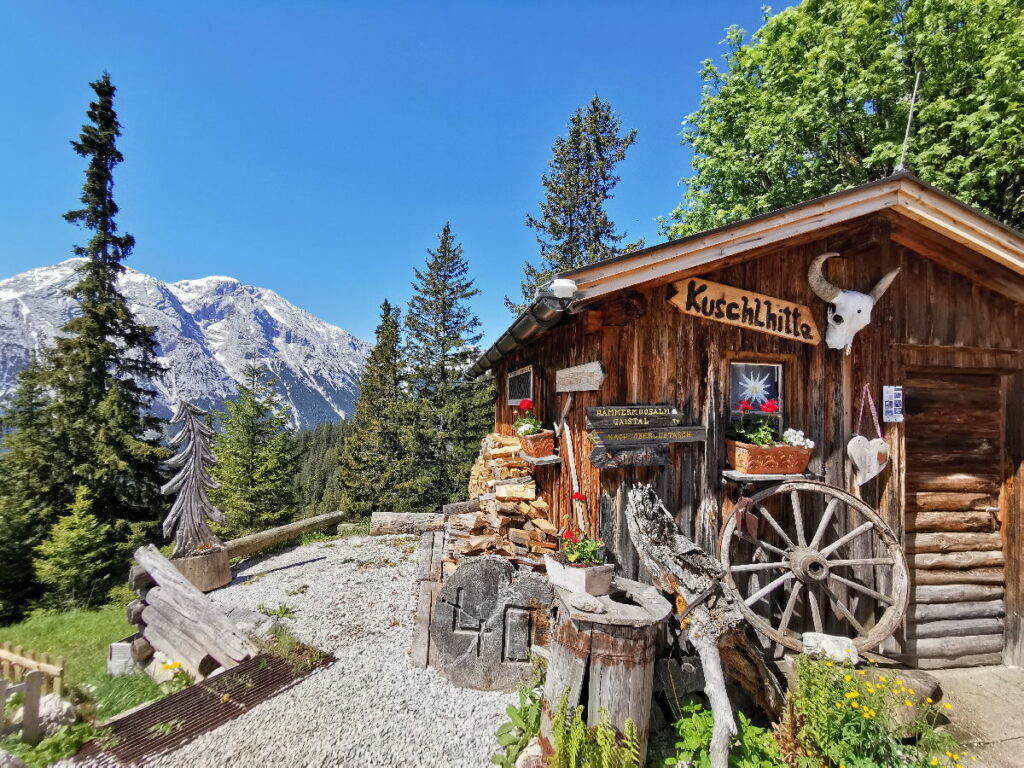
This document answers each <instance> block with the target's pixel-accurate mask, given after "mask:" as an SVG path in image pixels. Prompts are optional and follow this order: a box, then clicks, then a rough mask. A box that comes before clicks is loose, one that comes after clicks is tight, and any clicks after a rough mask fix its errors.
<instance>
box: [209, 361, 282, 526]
mask: <svg viewBox="0 0 1024 768" xmlns="http://www.w3.org/2000/svg"><path fill="white" fill-rule="evenodd" d="M242 377H243V379H244V381H245V383H243V384H239V385H238V396H237V397H236V398H235V399H234V400H229V401H228V402H227V403H226V404H225V406H226V409H227V410H226V412H224V413H222V414H221V422H222V429H221V432H220V433H219V434H218V435H217V437H216V439H215V441H214V453H215V454H216V456H217V463H216V464H215V465H214V466H213V467H211V469H210V474H211V475H212V476H213V478H214V479H215V480H216V481H217V482H218V483H220V488H216V489H211V490H210V494H209V496H210V500H211V501H212V502H213V503H214V504H215V505H216V506H217V507H218V508H219V509H220V510H221V511H222V512H223V513H224V516H225V517H226V518H227V521H226V524H225V530H224V533H225V534H226V535H230V536H236V535H239V534H243V533H253V532H255V531H261V530H264V529H266V528H272V527H274V526H275V525H281V524H283V523H285V522H287V521H288V519H289V518H291V517H292V516H293V515H294V513H295V486H294V483H293V476H294V474H295V467H296V460H297V457H296V453H295V448H294V445H293V440H292V433H291V430H290V429H289V426H288V425H289V422H290V420H291V414H290V409H289V408H288V407H287V406H284V405H282V404H281V398H280V396H279V395H278V394H277V392H276V391H275V386H276V384H277V380H276V379H275V378H273V377H272V376H269V374H268V371H267V369H266V367H265V366H261V365H256V364H254V363H248V364H247V365H246V366H245V367H244V368H243V369H242Z"/></svg>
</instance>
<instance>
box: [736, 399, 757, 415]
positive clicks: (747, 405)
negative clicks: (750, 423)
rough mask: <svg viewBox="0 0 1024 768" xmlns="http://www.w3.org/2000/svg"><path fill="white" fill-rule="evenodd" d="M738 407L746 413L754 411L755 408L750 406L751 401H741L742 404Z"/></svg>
mask: <svg viewBox="0 0 1024 768" xmlns="http://www.w3.org/2000/svg"><path fill="white" fill-rule="evenodd" d="M736 407H737V408H739V409H740V410H741V411H743V412H744V413H746V412H747V411H752V410H754V406H752V405H751V404H750V401H749V400H740V404H739V405H738V406H736Z"/></svg>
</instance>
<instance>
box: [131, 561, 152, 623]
mask: <svg viewBox="0 0 1024 768" xmlns="http://www.w3.org/2000/svg"><path fill="white" fill-rule="evenodd" d="M154 583H155V582H154V581H153V577H152V576H150V575H149V574H148V573H146V569H145V568H143V567H142V566H140V565H133V566H132V567H131V569H130V570H129V571H128V587H129V588H130V589H134V590H135V591H136V592H137V591H138V590H140V589H148V588H149V587H152V586H153V584H154ZM131 623H133V624H134V623H135V622H131Z"/></svg>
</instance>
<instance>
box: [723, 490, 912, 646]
mask: <svg viewBox="0 0 1024 768" xmlns="http://www.w3.org/2000/svg"><path fill="white" fill-rule="evenodd" d="M771 497H778V498H777V501H778V502H781V509H782V512H781V514H780V513H779V512H776V514H775V515H773V514H772V513H771V512H770V511H769V509H768V504H769V503H775V502H769V501H768V500H769V499H770V498H771ZM815 497H817V498H815ZM750 499H751V502H752V504H751V507H750V511H749V513H747V517H748V520H749V522H747V524H745V525H737V515H735V514H734V515H731V516H730V519H729V521H728V522H727V523H726V526H725V529H724V530H723V532H722V547H721V560H722V563H723V565H724V566H725V568H726V571H727V573H728V579H729V583H730V584H731V585H732V586H734V587H737V589H738V591H739V592H740V597H741V598H742V602H741V603H740V609H741V610H742V611H743V614H744V616H746V618H747V620H748V621H749V622H750V623H751V624H753V625H754V627H756V628H757V629H758V631H760V632H761V633H763V634H764V635H766V636H767V637H769V638H771V639H772V640H774V641H775V642H777V643H781V644H782V645H784V646H786V647H787V648H790V649H792V650H794V651H802V650H803V642H802V639H801V633H800V632H798V631H796V630H794V629H792V628H791V623H792V622H793V617H794V614H795V613H796V614H798V615H799V616H802V617H806V616H807V613H808V612H809V613H810V618H811V623H812V624H813V627H814V631H816V632H824V631H825V625H824V621H823V619H822V610H821V606H820V605H819V600H820V599H821V598H822V597H824V598H825V599H827V601H828V603H829V604H830V605H831V607H832V611H833V613H834V615H835V617H836V619H837V620H839V621H841V622H844V623H845V624H846V625H849V628H850V630H851V631H852V632H854V633H856V634H855V636H854V637H853V642H854V645H855V646H856V647H857V650H859V651H867V650H870V649H872V648H876V647H877V646H878V645H880V644H881V643H882V641H883V640H885V639H886V638H887V637H889V636H890V635H892V633H893V632H894V631H895V630H896V628H897V627H898V626H899V623H900V621H902V619H903V614H904V612H905V611H906V608H907V601H908V587H907V583H908V579H907V561H906V557H905V556H904V554H903V550H902V548H901V547H900V543H899V541H898V540H897V538H896V535H895V534H894V533H893V531H892V529H890V528H889V526H887V525H886V524H885V523H884V522H883V521H882V519H881V518H880V517H879V516H878V515H877V514H876V512H875V511H874V510H873V509H872V508H871V507H869V506H868V505H867V504H865V503H864V502H863V501H861V500H860V499H858V498H856V497H855V496H852V495H851V494H849V493H847V492H846V491H843V490H841V489H839V488H835V487H834V486H831V485H827V484H825V483H819V482H814V481H811V480H794V481H788V482H784V483H781V484H779V485H773V486H771V487H768V488H764V489H763V490H760V491H758V492H757V493H755V494H754V495H753V496H751V497H750ZM844 507H845V510H846V515H847V520H848V521H849V528H848V532H847V533H845V534H843V535H841V536H839V537H838V538H835V539H834V540H832V541H829V540H828V539H829V527H830V523H832V522H834V521H836V520H839V519H841V518H840V515H842V514H843V508H844ZM776 508H777V509H778V508H779V507H776ZM822 508H823V511H822V513H821V517H820V519H818V520H816V521H812V520H809V519H808V518H809V517H810V515H809V514H808V512H807V510H815V509H822ZM753 520H757V523H756V524H752V521H753ZM743 529H746V530H743ZM751 529H754V531H753V532H751ZM862 536H872V537H874V540H875V546H874V550H873V551H874V552H875V553H876V554H882V553H884V554H883V556H881V557H850V555H849V554H848V553H846V556H845V557H844V549H846V548H847V547H848V545H850V544H851V543H853V542H854V541H855V540H857V539H859V538H860V537H862ZM744 544H746V545H749V546H750V547H753V550H754V555H753V558H750V560H752V561H751V562H738V556H739V555H740V552H739V550H740V548H741V547H742V546H743V545H744ZM865 567H871V568H878V569H887V570H888V571H889V578H888V579H884V580H883V583H888V584H890V585H891V587H890V588H889V589H887V590H886V592H885V593H883V592H879V591H878V590H876V589H872V588H871V587H869V586H867V585H864V584H861V583H859V581H858V580H857V576H856V572H855V569H857V568H865ZM737 577H740V579H739V581H746V584H745V587H746V588H745V589H743V588H741V587H740V585H738V579H737ZM762 578H763V581H762ZM787 588H788V590H789V593H788V596H787V595H786V594H785V592H786V589H787ZM780 590H781V591H780ZM745 592H746V593H748V594H744V593H745ZM773 597H775V598H779V599H776V600H775V601H774V603H773V600H772V598H773ZM847 597H851V598H857V599H865V598H867V599H870V600H872V601H874V607H875V608H876V609H882V615H881V616H880V617H878V619H877V621H875V623H874V624H872V625H871V626H869V627H865V626H864V624H863V623H862V621H861V620H859V619H858V618H857V616H856V615H855V614H856V613H857V607H856V606H853V610H851V605H848V604H847ZM781 598H784V600H783V599H781Z"/></svg>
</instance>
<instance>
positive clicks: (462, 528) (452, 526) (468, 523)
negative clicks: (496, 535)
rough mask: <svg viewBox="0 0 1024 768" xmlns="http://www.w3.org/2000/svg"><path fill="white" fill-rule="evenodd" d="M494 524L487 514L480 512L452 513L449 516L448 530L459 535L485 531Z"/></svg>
mask: <svg viewBox="0 0 1024 768" xmlns="http://www.w3.org/2000/svg"><path fill="white" fill-rule="evenodd" d="M492 524H493V523H492V522H490V521H489V520H488V518H487V517H486V516H485V515H481V514H480V513H478V512H468V513H466V514H460V515H452V516H451V517H449V518H448V530H450V531H452V532H453V533H456V534H457V535H463V534H478V533H483V532H484V529H486V528H487V527H488V526H489V525H492ZM495 527H496V526H495Z"/></svg>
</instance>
